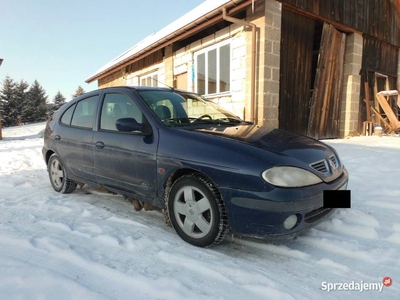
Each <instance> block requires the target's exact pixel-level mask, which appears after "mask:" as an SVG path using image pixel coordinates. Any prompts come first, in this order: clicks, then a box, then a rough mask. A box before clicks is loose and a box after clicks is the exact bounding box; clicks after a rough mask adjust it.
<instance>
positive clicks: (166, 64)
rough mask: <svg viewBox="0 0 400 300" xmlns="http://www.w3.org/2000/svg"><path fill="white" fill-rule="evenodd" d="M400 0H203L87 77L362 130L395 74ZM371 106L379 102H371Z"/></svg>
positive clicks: (314, 124)
mask: <svg viewBox="0 0 400 300" xmlns="http://www.w3.org/2000/svg"><path fill="white" fill-rule="evenodd" d="M399 48H400V0H279V1H276V0H207V1H205V2H204V3H203V4H201V5H200V6H198V7H197V8H196V9H194V10H193V11H190V12H188V13H187V14H186V15H184V16H182V17H181V18H180V19H178V20H176V21H175V22H173V23H171V24H169V25H168V26H166V27H165V28H163V29H161V30H160V31H159V32H157V33H155V34H153V35H151V36H149V37H147V38H146V39H144V40H143V41H141V42H140V43H138V44H137V45H135V46H133V47H132V48H131V49H129V50H127V51H126V52H125V53H123V54H121V55H119V56H118V57H117V58H115V59H114V60H112V61H111V62H109V63H107V64H106V65H105V66H103V67H102V68H100V69H99V70H98V71H97V72H96V73H95V74H94V75H92V76H90V77H89V78H88V79H87V80H86V82H88V83H90V82H93V81H96V80H97V82H98V86H99V88H103V87H109V86H115V85H153V86H166V85H167V86H173V87H175V88H181V89H186V90H192V91H195V92H198V93H200V94H203V95H205V96H206V97H207V98H209V99H212V100H213V101H216V102H218V103H219V104H220V105H222V106H223V107H225V108H227V109H228V110H230V111H232V112H234V113H236V114H237V115H238V116H240V117H242V118H245V119H246V120H251V121H254V122H256V123H257V124H265V125H269V126H274V127H279V128H282V129H287V130H291V131H294V132H297V133H301V134H307V135H309V136H312V137H315V138H320V139H321V138H337V137H344V136H347V135H356V134H359V133H361V131H362V128H363V126H362V125H363V121H365V120H367V119H368V118H369V116H368V117H367V115H368V114H369V112H370V110H369V105H367V104H366V102H365V101H364V99H366V98H367V100H368V99H369V100H370V101H371V102H370V104H371V105H375V106H377V104H374V97H373V95H374V93H375V92H376V91H377V90H382V89H388V88H389V89H396V83H397V81H398V78H399V77H400V60H399ZM377 107H378V106H377Z"/></svg>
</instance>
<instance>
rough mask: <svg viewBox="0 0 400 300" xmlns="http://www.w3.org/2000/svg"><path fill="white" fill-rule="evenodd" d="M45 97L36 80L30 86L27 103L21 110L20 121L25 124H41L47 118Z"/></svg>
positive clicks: (44, 92)
mask: <svg viewBox="0 0 400 300" xmlns="http://www.w3.org/2000/svg"><path fill="white" fill-rule="evenodd" d="M46 101H47V95H46V91H45V90H44V89H43V88H42V86H41V85H40V84H39V82H38V81H37V80H35V82H34V83H33V84H32V85H31V87H30V89H29V91H28V94H27V101H26V102H25V105H24V107H23V110H22V119H23V120H24V121H25V122H29V123H31V122H41V121H44V120H46V118H47V104H46Z"/></svg>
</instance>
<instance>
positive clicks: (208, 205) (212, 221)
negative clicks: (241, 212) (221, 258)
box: [168, 175, 228, 247]
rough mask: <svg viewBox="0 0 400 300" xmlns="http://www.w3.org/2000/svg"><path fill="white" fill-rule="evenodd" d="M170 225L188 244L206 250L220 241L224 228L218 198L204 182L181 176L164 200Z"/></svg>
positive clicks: (191, 176) (206, 180)
mask: <svg viewBox="0 0 400 300" xmlns="http://www.w3.org/2000/svg"><path fill="white" fill-rule="evenodd" d="M168 212H169V218H170V220H171V223H172V226H173V227H174V229H175V231H176V232H177V233H178V235H179V236H180V237H181V238H182V239H183V240H184V241H186V242H188V243H189V244H192V245H194V246H198V247H210V246H212V245H215V244H218V243H220V242H222V240H223V239H224V236H225V233H226V232H227V229H228V222H227V215H226V210H225V206H224V203H223V201H222V198H221V195H220V193H219V191H218V189H217V188H216V186H215V185H214V184H213V183H212V182H211V181H210V180H208V179H206V178H204V177H201V176H198V175H186V176H182V177H181V178H179V179H178V180H176V181H175V183H174V184H173V185H172V187H171V190H170V193H169V197H168Z"/></svg>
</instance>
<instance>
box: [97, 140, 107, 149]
mask: <svg viewBox="0 0 400 300" xmlns="http://www.w3.org/2000/svg"><path fill="white" fill-rule="evenodd" d="M104 146H105V145H104V143H103V142H100V141H99V142H96V148H97V149H103V148H104Z"/></svg>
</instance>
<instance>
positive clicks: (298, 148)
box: [195, 125, 342, 181]
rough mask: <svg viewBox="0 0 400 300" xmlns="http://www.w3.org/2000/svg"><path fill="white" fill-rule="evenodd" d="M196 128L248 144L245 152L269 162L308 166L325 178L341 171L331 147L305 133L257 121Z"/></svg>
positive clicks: (328, 179)
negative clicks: (232, 125)
mask: <svg viewBox="0 0 400 300" xmlns="http://www.w3.org/2000/svg"><path fill="white" fill-rule="evenodd" d="M195 131H197V132H202V133H204V134H212V135H218V136H220V137H221V138H226V139H231V140H235V141H238V142H241V143H244V144H247V145H249V146H252V147H249V148H248V151H247V152H248V153H249V154H251V155H253V156H255V157H258V158H260V159H264V160H267V161H269V162H270V163H271V164H272V165H292V166H297V167H302V168H304V169H308V170H310V171H312V172H313V173H315V174H317V175H318V176H320V177H321V178H323V179H324V181H331V180H334V179H336V178H337V177H338V176H340V175H341V173H342V170H341V169H342V166H341V164H340V160H339V157H338V155H337V154H336V153H335V151H334V150H333V148H331V147H330V146H328V145H326V144H324V143H322V142H320V141H318V140H315V139H312V138H310V137H307V136H304V135H299V134H295V133H292V132H288V131H285V130H281V129H271V128H268V127H264V126H256V125H240V126H235V127H225V128H223V127H222V126H221V128H218V127H214V128H209V129H196V130H195ZM265 150H267V152H268V154H267V153H266V151H265ZM331 162H333V164H332V163H331Z"/></svg>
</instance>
